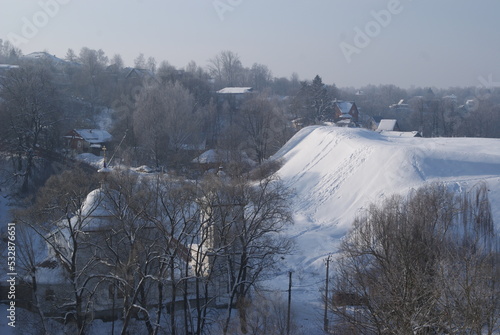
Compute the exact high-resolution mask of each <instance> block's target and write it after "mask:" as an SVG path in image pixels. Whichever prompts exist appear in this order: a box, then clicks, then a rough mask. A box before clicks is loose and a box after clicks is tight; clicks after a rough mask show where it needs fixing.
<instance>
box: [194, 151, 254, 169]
mask: <svg viewBox="0 0 500 335" xmlns="http://www.w3.org/2000/svg"><path fill="white" fill-rule="evenodd" d="M233 155H234V154H233V153H231V152H230V151H228V150H216V149H210V150H207V151H205V152H203V153H202V154H201V155H199V156H198V157H196V158H195V159H193V160H192V161H191V162H192V163H198V164H218V163H223V162H229V161H231V160H232V158H233ZM240 158H241V159H242V161H243V162H245V163H246V164H248V165H250V166H254V165H255V164H256V163H255V161H253V160H252V159H251V158H250V157H248V155H247V154H246V153H245V152H242V153H241V157H240Z"/></svg>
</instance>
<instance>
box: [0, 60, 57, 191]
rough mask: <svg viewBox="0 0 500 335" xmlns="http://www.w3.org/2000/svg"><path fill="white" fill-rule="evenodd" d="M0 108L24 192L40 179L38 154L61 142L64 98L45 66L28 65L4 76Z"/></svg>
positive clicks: (6, 136)
mask: <svg viewBox="0 0 500 335" xmlns="http://www.w3.org/2000/svg"><path fill="white" fill-rule="evenodd" d="M0 86H2V90H1V91H0V97H1V98H2V101H1V105H0V118H1V120H2V122H1V124H2V125H1V128H2V132H3V140H4V141H5V142H7V143H9V148H10V150H11V152H12V155H13V157H14V161H15V162H16V168H15V171H16V172H15V175H16V176H18V177H21V179H22V185H21V191H22V192H27V191H28V190H29V189H30V187H31V186H33V184H32V183H33V179H34V177H36V175H35V172H36V156H37V151H38V150H39V149H40V148H42V149H50V148H52V147H53V146H54V145H55V144H56V143H57V141H58V139H57V136H58V134H59V129H58V126H57V125H58V122H59V121H60V115H61V114H62V113H61V98H60V95H59V92H58V90H57V89H56V86H55V85H54V84H53V80H52V75H51V73H50V71H49V70H48V69H47V68H45V67H35V66H24V67H21V68H19V69H15V70H13V71H9V72H8V73H7V74H6V76H5V77H1V82H0Z"/></svg>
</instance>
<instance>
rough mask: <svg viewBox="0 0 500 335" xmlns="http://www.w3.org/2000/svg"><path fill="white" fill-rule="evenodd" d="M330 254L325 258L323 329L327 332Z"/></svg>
mask: <svg viewBox="0 0 500 335" xmlns="http://www.w3.org/2000/svg"><path fill="white" fill-rule="evenodd" d="M331 256H332V255H328V257H327V258H326V279H325V316H324V319H323V320H324V330H325V332H326V333H328V328H329V327H328V284H329V282H330V258H331Z"/></svg>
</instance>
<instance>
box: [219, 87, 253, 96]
mask: <svg viewBox="0 0 500 335" xmlns="http://www.w3.org/2000/svg"><path fill="white" fill-rule="evenodd" d="M252 91H253V88H252V87H225V88H223V89H221V90H218V91H217V93H219V94H245V93H252Z"/></svg>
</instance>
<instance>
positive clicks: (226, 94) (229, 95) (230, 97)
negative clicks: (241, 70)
mask: <svg viewBox="0 0 500 335" xmlns="http://www.w3.org/2000/svg"><path fill="white" fill-rule="evenodd" d="M216 93H217V102H218V103H219V104H222V103H224V102H227V103H228V104H229V106H230V108H234V109H238V108H239V107H240V105H241V103H242V102H243V100H244V99H245V98H246V97H248V96H249V95H251V94H253V93H255V92H254V90H253V88H252V87H225V88H223V89H221V90H218V91H217V92H216Z"/></svg>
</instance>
